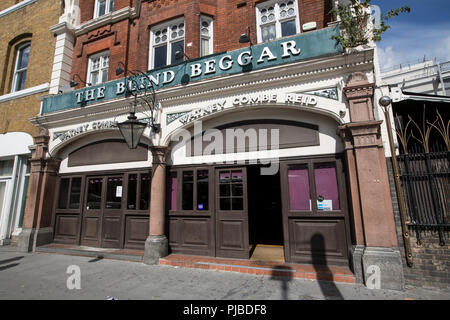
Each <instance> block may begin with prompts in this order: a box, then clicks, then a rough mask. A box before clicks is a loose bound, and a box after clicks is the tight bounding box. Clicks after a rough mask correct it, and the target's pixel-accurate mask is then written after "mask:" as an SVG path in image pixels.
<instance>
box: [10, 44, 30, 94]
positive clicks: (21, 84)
mask: <svg viewBox="0 0 450 320" xmlns="http://www.w3.org/2000/svg"><path fill="white" fill-rule="evenodd" d="M30 48H31V44H30V42H26V43H24V44H22V45H20V46H19V47H18V49H17V57H16V61H15V66H14V77H13V85H12V91H13V92H15V91H20V90H23V89H25V79H26V77H27V68H28V60H29V57H30Z"/></svg>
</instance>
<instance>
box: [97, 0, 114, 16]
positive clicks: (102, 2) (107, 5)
mask: <svg viewBox="0 0 450 320" xmlns="http://www.w3.org/2000/svg"><path fill="white" fill-rule="evenodd" d="M113 11H114V0H96V1H95V10H94V18H98V17H101V16H103V15H105V14H107V13H109V12H113Z"/></svg>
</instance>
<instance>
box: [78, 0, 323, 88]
mask: <svg viewBox="0 0 450 320" xmlns="http://www.w3.org/2000/svg"><path fill="white" fill-rule="evenodd" d="M263 2H264V1H255V0H247V1H245V0H228V1H214V0H149V1H142V2H141V8H140V14H139V16H138V17H137V18H136V19H133V20H131V19H124V20H121V21H118V22H115V23H112V24H107V25H104V26H102V27H100V28H98V29H95V30H91V31H89V32H88V33H85V34H82V35H80V36H79V37H77V39H76V43H75V48H74V55H73V68H72V74H71V76H72V77H73V76H74V75H75V74H78V75H79V76H80V77H81V79H86V74H87V68H88V59H89V56H90V55H92V54H95V53H98V52H101V51H104V50H107V49H109V51H110V61H109V66H110V68H109V76H108V79H109V80H113V79H116V78H118V77H121V76H116V75H115V66H116V65H117V64H118V63H119V62H123V63H125V64H127V67H128V69H130V70H141V71H146V70H148V59H149V43H150V32H149V30H150V28H151V27H152V26H155V25H158V24H160V23H162V22H165V21H169V20H172V19H175V18H178V17H184V19H185V25H186V32H185V38H184V40H185V51H186V55H187V56H189V57H190V58H197V57H199V55H200V15H206V16H209V17H212V18H213V24H214V26H213V30H214V34H213V50H214V53H218V52H223V51H230V50H235V49H238V48H240V47H244V46H246V45H247V44H240V43H239V42H238V39H239V36H240V35H241V34H242V33H247V32H248V28H249V33H250V38H251V41H252V43H257V36H256V9H255V6H256V5H257V4H258V3H263ZM297 4H298V12H299V19H300V26H302V25H303V24H304V23H308V22H313V21H314V22H316V24H317V29H321V28H324V27H326V26H327V23H329V22H330V21H331V20H332V15H331V14H329V12H330V10H331V8H332V0H297ZM94 6H95V0H80V12H81V23H82V24H83V23H85V22H88V21H90V20H92V18H93V16H94ZM128 6H129V7H130V8H133V7H134V6H135V0H116V1H115V7H114V11H115V12H116V11H118V10H120V9H123V8H126V7H128ZM301 32H303V30H302V31H301ZM81 85H82V84H80V86H81Z"/></svg>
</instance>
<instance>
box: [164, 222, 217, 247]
mask: <svg viewBox="0 0 450 320" xmlns="http://www.w3.org/2000/svg"><path fill="white" fill-rule="evenodd" d="M169 244H170V249H171V251H172V252H174V253H185V254H195V255H205V256H213V255H214V244H215V242H214V235H213V230H212V222H211V218H210V217H207V216H205V217H195V216H178V217H175V216H170V218H169Z"/></svg>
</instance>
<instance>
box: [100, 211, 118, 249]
mask: <svg viewBox="0 0 450 320" xmlns="http://www.w3.org/2000/svg"><path fill="white" fill-rule="evenodd" d="M121 220H122V219H121V217H120V216H109V217H108V216H104V217H103V221H102V222H103V228H102V247H103V248H120V247H121V245H120V243H121V241H120V238H121V231H122V228H121V227H122V223H121V222H122V221H121Z"/></svg>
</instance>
